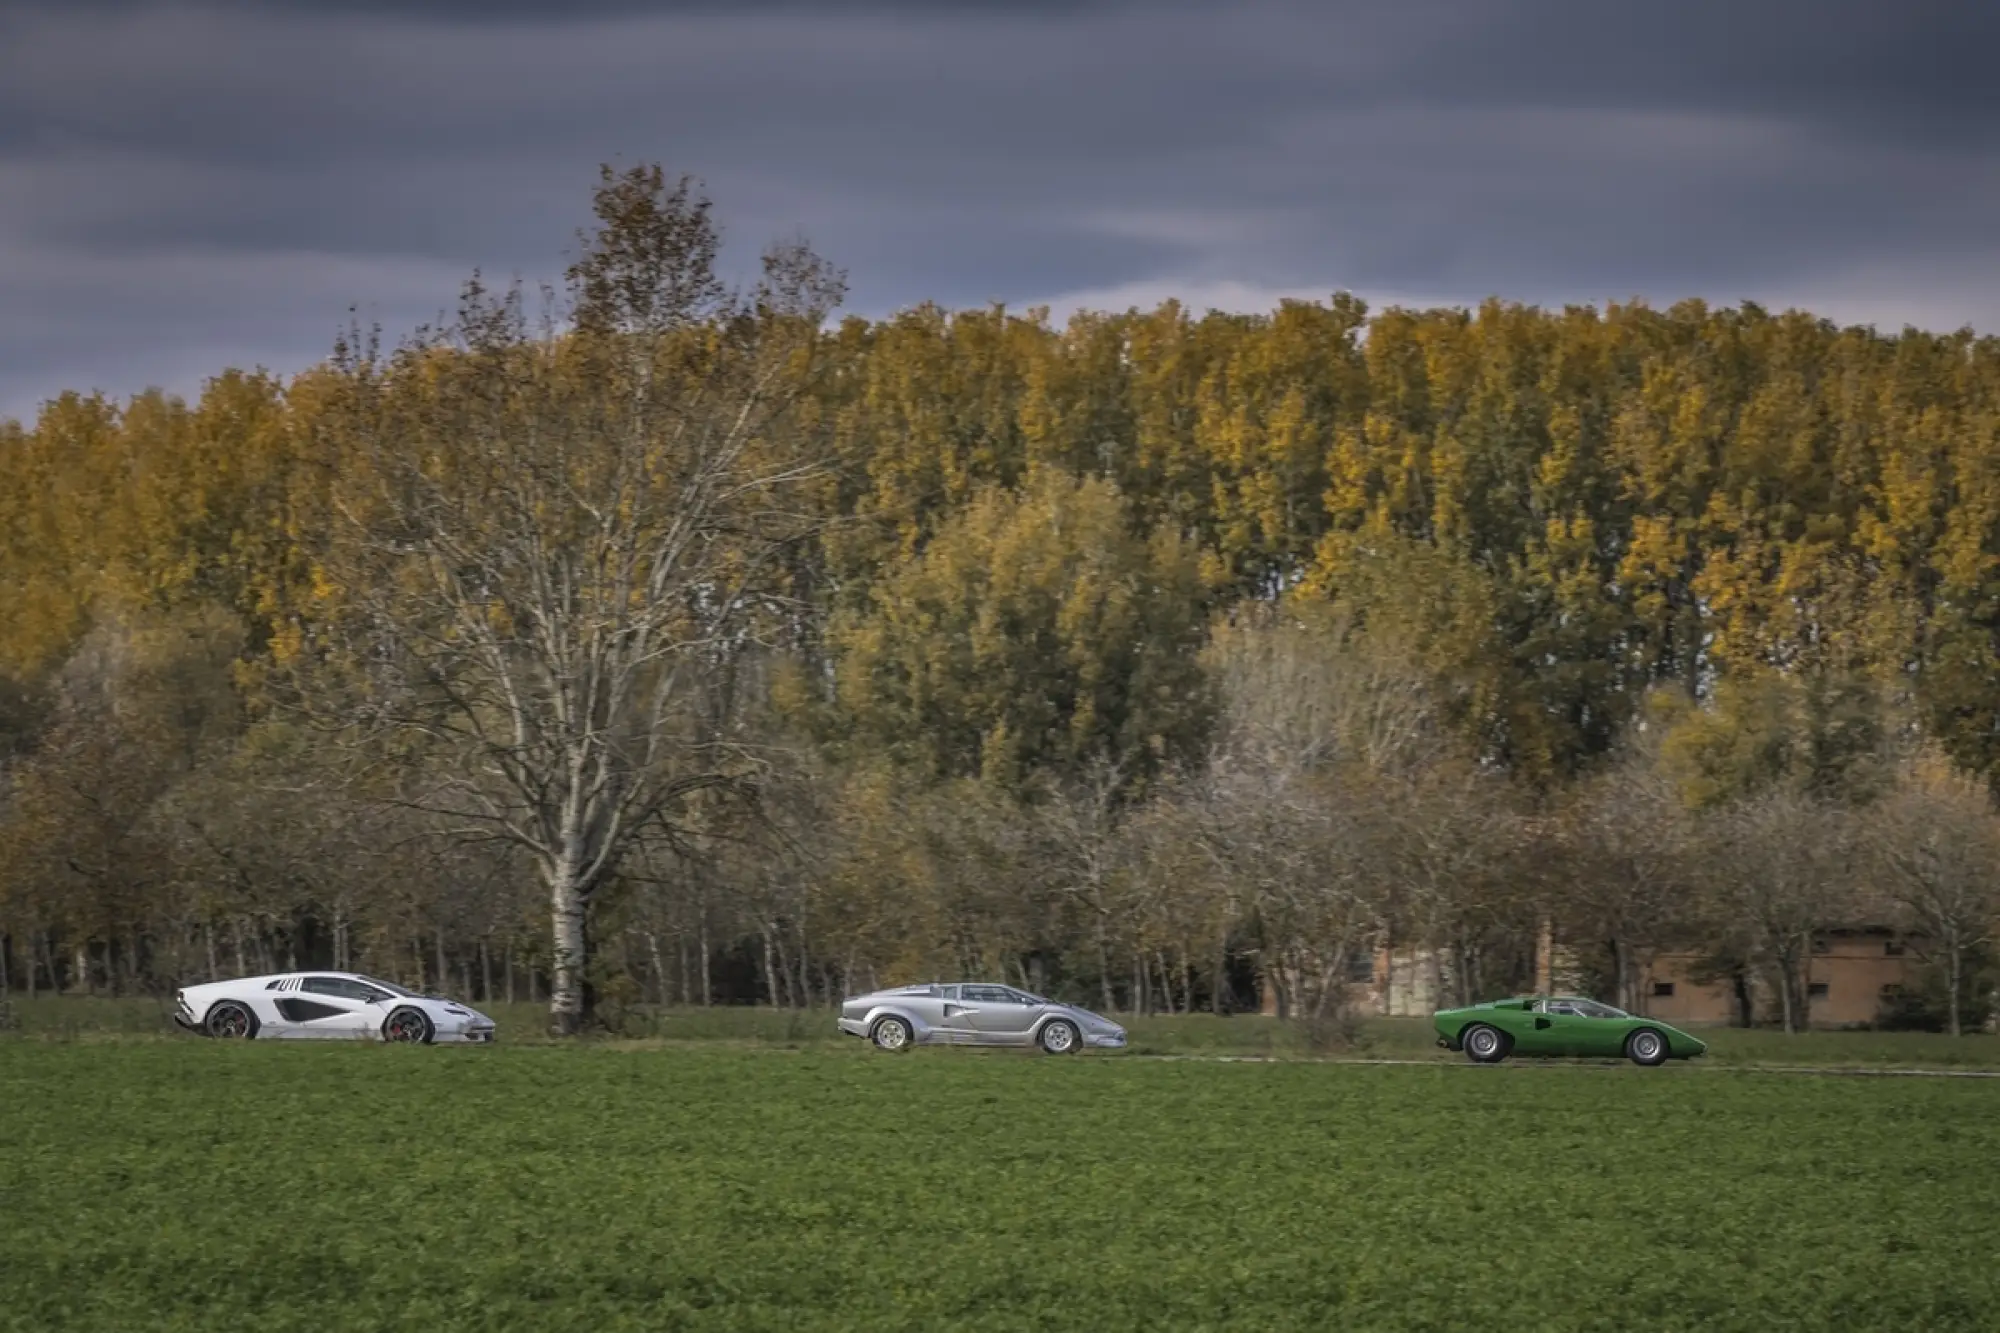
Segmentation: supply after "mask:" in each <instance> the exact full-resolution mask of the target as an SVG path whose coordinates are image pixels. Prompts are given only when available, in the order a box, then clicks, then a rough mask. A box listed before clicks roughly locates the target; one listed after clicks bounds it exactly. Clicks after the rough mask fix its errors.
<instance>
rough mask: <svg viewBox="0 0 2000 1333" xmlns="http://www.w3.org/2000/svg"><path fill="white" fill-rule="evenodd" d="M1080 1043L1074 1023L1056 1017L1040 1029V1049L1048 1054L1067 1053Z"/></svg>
mask: <svg viewBox="0 0 2000 1333" xmlns="http://www.w3.org/2000/svg"><path fill="white" fill-rule="evenodd" d="M1079 1044H1080V1041H1079V1038H1078V1035H1077V1031H1076V1025H1075V1024H1074V1023H1072V1022H1070V1021H1069V1020H1068V1019H1067V1018H1058V1019H1056V1020H1055V1021H1054V1022H1052V1023H1050V1024H1049V1025H1048V1026H1047V1027H1045V1028H1043V1029H1042V1049H1043V1050H1045V1051H1047V1052H1048V1053H1049V1054H1050V1055H1067V1054H1069V1053H1070V1052H1071V1051H1073V1050H1075V1049H1076V1048H1077V1046H1078V1045H1079Z"/></svg>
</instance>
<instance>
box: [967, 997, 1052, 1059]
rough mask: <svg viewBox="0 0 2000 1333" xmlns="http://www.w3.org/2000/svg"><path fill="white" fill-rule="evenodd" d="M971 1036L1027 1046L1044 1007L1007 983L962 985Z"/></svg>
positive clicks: (988, 1042)
mask: <svg viewBox="0 0 2000 1333" xmlns="http://www.w3.org/2000/svg"><path fill="white" fill-rule="evenodd" d="M959 993H960V994H961V995H963V996H964V998H965V1004H966V1010H965V1014H966V1018H967V1020H968V1026H969V1027H970V1028H971V1031H972V1039H973V1040H974V1041H976V1042H978V1043H980V1044H981V1045H985V1046H1025V1045H1027V1044H1028V1043H1029V1042H1031V1041H1033V1040H1034V1031H1033V1030H1034V1026H1035V1020H1036V1019H1037V1018H1038V1017H1040V1016H1041V1012H1042V1010H1041V1006H1039V1005H1034V1004H1030V1003H1028V997H1027V996H1025V995H1023V994H1021V993H1020V992H1019V991H1017V990H1014V989H1012V988H1011V987H1007V986H961V987H959Z"/></svg>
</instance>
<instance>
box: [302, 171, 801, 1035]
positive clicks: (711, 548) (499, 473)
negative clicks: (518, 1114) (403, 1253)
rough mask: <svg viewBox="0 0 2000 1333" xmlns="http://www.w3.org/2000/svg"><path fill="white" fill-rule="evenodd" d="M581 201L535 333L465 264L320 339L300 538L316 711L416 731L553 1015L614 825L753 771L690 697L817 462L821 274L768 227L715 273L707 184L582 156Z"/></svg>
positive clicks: (756, 629)
mask: <svg viewBox="0 0 2000 1333" xmlns="http://www.w3.org/2000/svg"><path fill="white" fill-rule="evenodd" d="M595 211H596V215H597V219H598V227H597V229H596V231H595V232H594V233H593V234H591V235H589V236H587V237H585V238H584V248H583V251H582V254H581V256H580V257H579V258H578V259H577V261H576V262H575V264H574V265H572V267H571V268H570V271H569V279H570V282H569V292H568V296H567V298H566V300H564V301H562V302H560V303H557V304H555V305H553V306H552V312H551V318H550V320H549V322H548V323H546V324H545V325H542V326H538V327H531V324H530V321H529V320H528V318H527V317H526V314H525V311H524V303H523V300H522V298H521V294H520V292H519V290H518V289H516V290H514V291H512V292H509V293H507V294H505V295H502V296H497V297H496V296H494V295H492V294H490V293H488V292H487V291H486V290H485V289H484V288H482V287H481V285H480V284H479V282H478V280H477V279H476V278H475V279H474V281H473V282H472V283H471V284H469V285H468V288H467V291H466V295H465V299H464V301H463V303H462V305H461V308H460V312H459V314H458V317H457V319H456V320H455V321H454V322H453V323H452V324H451V325H450V326H449V327H447V328H445V329H443V330H441V331H435V332H429V331H427V332H425V333H421V334H420V335H419V336H418V337H417V338H416V339H415V340H414V341H412V342H411V343H410V344H409V345H408V346H406V347H404V348H403V349H402V350H401V351H400V352H398V353H397V354H395V355H393V356H390V357H387V358H386V359H385V358H381V357H378V356H375V355H374V354H373V353H372V350H371V349H370V348H367V347H363V346H346V347H344V348H343V349H342V351H341V354H340V355H339V356H338V357H337V358H336V367H335V369H336V371H337V372H338V373H337V375H336V377H335V380H334V384H333V388H332V393H331V397H332V403H331V405H330V406H329V408H328V409H327V411H326V412H325V413H324V415H323V417H322V420H321V428H322V429H323V431H324V432H325V434H326V437H327V438H326V441H325V443H326V461H327V462H328V463H329V464H330V465H331V467H332V470H333V472H332V476H331V478H330V480H329V483H328V487H327V493H326V496H325V502H326V504H327V506H328V508H329V510H330V513H331V515H332V516H337V519H336V520H335V521H333V522H331V523H330V529H329V539H328V540H327V542H326V543H325V545H324V548H323V549H322V550H321V551H319V552H317V553H316V554H317V556H318V558H319V562H320V564H321V565H322V566H323V568H324V570H325V575H324V580H323V581H324V582H325V583H327V584H330V585H331V590H330V592H329V594H328V596H327V600H328V601H329V602H330V603H331V605H332V607H333V608H334V609H335V610H336V611H337V612H338V615H337V616H328V617H326V618H325V619H326V620H328V621H330V622H332V623H330V624H328V625H327V626H326V629H327V631H328V632H329V633H331V632H332V631H335V630H337V631H338V632H339V634H340V635H341V636H342V637H341V638H340V639H339V640H338V641H337V642H335V641H332V640H331V639H322V640H319V641H317V642H315V643H314V644H313V645H312V646H315V647H320V648H322V649H327V650H329V651H326V652H324V653H323V654H322V656H323V657H324V658H326V659H328V660H331V661H333V662H335V663H337V664H339V665H341V666H343V667H344V668H345V672H344V675H343V676H342V677H341V681H342V683H343V684H344V685H345V686H346V688H347V690H348V692H347V693H346V694H344V695H338V696H337V697H332V698H329V697H328V694H329V692H331V691H337V690H338V688H339V686H336V685H333V684H329V683H328V680H327V675H328V673H321V674H320V677H319V678H318V680H317V681H316V686H317V691H318V702H319V703H320V704H321V705H322V706H323V707H324V706H331V707H332V710H333V711H334V712H335V714H336V715H337V716H340V717H341V718H342V720H344V721H351V720H353V719H354V718H356V717H359V718H361V719H363V720H364V721H365V722H366V723H367V730H368V731H369V732H370V733H371V734H373V735H376V736H388V737H397V738H401V739H400V740H399V742H398V743H399V744H401V745H403V746H405V747H407V746H409V745H411V744H413V743H414V744H420V745H422V746H424V747H425V748H426V750H427V753H428V755H429V757H430V758H431V759H432V761H433V764H434V766H433V769H432V771H433V772H435V773H438V774H440V775H441V776H440V777H439V778H438V779H437V780H436V781H435V782H434V783H433V784H432V785H431V787H430V788H429V790H427V791H426V792H425V793H423V794H422V795H421V796H420V797H415V798H412V799H413V800H416V801H417V802H418V803H420V804H422V805H424V806H425V807H426V808H427V809H431V810H434V811H438V812H442V813H444V814H447V815H449V816H450V817H451V818H453V819H455V820H457V821H459V824H458V827H459V829H460V831H461V832H463V833H464V834H466V835H467V836H473V837H478V836H491V837H499V838H504V839H507V840H510V841H512V842H514V843H517V844H518V845H520V846H521V847H523V848H525V849H526V850H527V852H528V853H529V854H530V855H531V856H532V858H533V860H534V861H535V863H536V865H537V866H538V867H539V870H540V874H541V878H542V881H543V884H544V886H545V888H546V890H547V892H548V899H549V912H550V930H551V943H552V959H553V966H552V973H553V985H552V988H551V998H550V1011H551V1018H552V1026H553V1027H554V1029H555V1030H556V1031H558V1032H563V1033H571V1032H575V1031H576V1030H577V1029H578V1028H579V1027H580V1026H581V1024H582V1022H583V1020H584V1017H585V1013H586V1009H587V1006H588V999H589V997H588V994H587V988H586V984H585V960H586V956H587V953H588V949H589V945H588V930H587V927H588V924H589V917H590V909H591V903H592V900H593V898H594V896H595V895H596V893H597V892H598V890H599V888H600V886H602V885H603V884H604V883H606V882H607V880H608V878H609V877H610V876H611V875H613V874H614V872H615V871H616V869H617V867H618V866H619V863H620V861H621V859H622V858H623V857H624V855H625V854H626V852H627V850H628V849H629V847H630V846H631V845H632V843H633V840H634V839H635V838H636V837H638V836H640V833H641V831H642V830H644V829H647V828H648V827H651V826H654V825H655V824H656V823H657V822H658V821H661V820H665V819H671V818H672V816H673V815H674V813H675V811H676V810H677V809H678V807H679V805H680V803H681V802H682V801H683V800H684V799H685V798H687V797H688V796H689V795H690V794H692V793H695V792H699V791H704V790H716V789H727V788H730V787H732V786H734V785H735V784H738V783H740V782H742V781H743V780H744V779H745V776H746V774H747V773H749V772H750V771H752V770H753V769H754V767H755V762H756V756H755V753H754V750H753V747H751V746H750V745H747V744H745V743H744V742H743V741H741V740H740V739H739V738H737V737H735V736H733V735H732V734H730V733H729V732H728V731H727V730H726V729H723V730H718V729H717V728H716V727H715V726H713V725H711V722H712V718H713V717H714V716H715V714H716V710H713V709H705V708H704V707H703V706H702V698H703V693H704V691H708V690H713V689H716V688H726V675H727V672H728V670H729V667H730V664H731V662H732V660H733V656H734V654H736V653H737V652H738V651H739V650H740V649H741V648H742V647H743V646H744V645H745V644H746V643H749V642H751V641H753V640H755V639H756V638H757V637H758V636H759V635H760V634H761V633H764V632H766V631H768V630H769V629H770V627H771V626H772V624H773V623H774V622H782V621H783V620H785V619H786V618H787V617H788V616H789V615H790V614H791V611H792V604H791V603H790V602H789V601H788V599H787V597H786V593H787V591H788V588H789V581H788V579H787V577H786V574H787V568H788V564H789V563H790V562H792V561H793V559H794V557H795V555H796V553H797V552H798V551H799V550H800V548H801V547H802V545H803V544H804V542H805V541H806V540H807V538H808V537H809V535H810V534H811V532H812V529H813V512H812V510H813V500H814V497H815V492H814V489H813V488H814V486H815V484H816V483H817V482H818V481H819V480H820V479H821V478H822V477H823V475H824V465H825V461H826V460H825V458H824V457H823V455H822V453H821V451H820V450H819V449H818V448H817V446H816V444H815V442H814V438H813V437H812V436H811V435H810V434H809V433H808V432H807V431H806V430H805V428H804V427H802V426H801V425H800V424H799V421H798V420H797V418H796V415H795V414H794V413H793V412H792V410H791V409H792V408H793V406H794V404H795V402H796V399H797V397H798V394H799V392H800V391H801V389H802V388H803V387H804V385H805V383H806V376H807V370H808V367H809V365H810V361H811V357H812V353H813V350H814V347H815V345H816V342H817V339H818V337H819V331H820V328H821V326H822V324H823V322H824V319H825V317H826V315H827V314H828V312H829V311H830V310H831V309H832V307H833V306H834V305H835V304H836V303H837V302H838V299H839V297H840V294H841V282H840V279H839V277H838V275H837V274H835V273H834V272H833V271H831V270H829V269H828V268H827V267H826V266H825V265H824V264H823V263H822V262H821V261H820V260H819V259H817V258H816V257H815V256H814V255H812V253H811V252H810V251H808V250H806V249H804V248H803V247H802V246H796V245H795V246H788V247H781V248H777V249H774V250H772V251H770V252H769V253H768V254H767V255H766V258H765V261H764V277H763V280H762V281H761V282H760V283H759V284H758V285H757V286H756V287H755V289H754V290H753V291H751V292H750V293H749V294H748V295H747V296H740V295H736V294H733V293H731V292H729V291H728V290H726V289H725V288H724V286H723V284H722V282H721V281H720V279H719V278H718V277H717V275H716V271H715V258H716V251H717V242H718V234H717V231H716V228H715V226H714V223H713V221H712V220H711V218H710V205H709V202H708V200H707V199H706V198H703V197H701V196H700V195H699V193H698V192H697V191H696V190H695V188H694V187H693V186H692V185H691V183H690V182H689V181H687V180H686V179H682V180H680V181H679V182H677V183H673V184H669V182H668V181H667V180H666V179H665V177H664V176H663V175H662V173H661V172H660V170H659V169H658V168H657V167H642V168H636V169H633V170H630V171H627V172H625V173H623V174H616V175H614V174H613V173H612V172H611V171H610V169H609V168H606V170H605V172H604V176H603V181H602V184H601V186H600V187H599V189H598V190H597V192H596V199H595Z"/></svg>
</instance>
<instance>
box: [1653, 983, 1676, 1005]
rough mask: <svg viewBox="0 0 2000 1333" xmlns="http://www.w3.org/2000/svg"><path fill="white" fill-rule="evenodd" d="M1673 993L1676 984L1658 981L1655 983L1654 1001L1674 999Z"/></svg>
mask: <svg viewBox="0 0 2000 1333" xmlns="http://www.w3.org/2000/svg"><path fill="white" fill-rule="evenodd" d="M1673 993H1674V983H1673V982H1671V981H1656V982H1654V983H1653V998H1654V999H1656V1000H1666V999H1671V998H1673Z"/></svg>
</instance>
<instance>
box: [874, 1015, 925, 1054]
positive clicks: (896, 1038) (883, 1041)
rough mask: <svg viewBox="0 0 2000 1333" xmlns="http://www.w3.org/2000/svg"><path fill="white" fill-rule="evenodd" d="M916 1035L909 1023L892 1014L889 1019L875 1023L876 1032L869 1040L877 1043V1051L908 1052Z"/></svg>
mask: <svg viewBox="0 0 2000 1333" xmlns="http://www.w3.org/2000/svg"><path fill="white" fill-rule="evenodd" d="M916 1035H917V1034H916V1033H914V1032H912V1031H911V1030H910V1025H909V1023H908V1022H906V1021H905V1020H903V1019H900V1018H897V1017H896V1016H895V1015H893V1014H891V1015H890V1016H889V1017H887V1018H880V1019H877V1020H876V1021H875V1027H874V1030H873V1031H871V1032H870V1033H869V1034H868V1038H869V1040H870V1041H873V1042H874V1043H875V1048H876V1049H877V1050H881V1051H907V1050H909V1049H910V1045H911V1043H912V1042H913V1041H915V1040H916Z"/></svg>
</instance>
